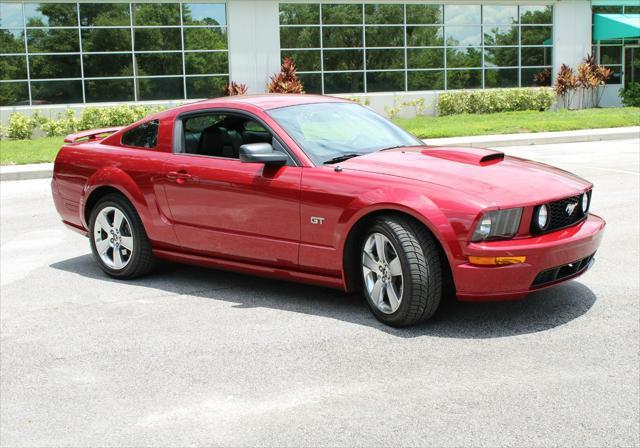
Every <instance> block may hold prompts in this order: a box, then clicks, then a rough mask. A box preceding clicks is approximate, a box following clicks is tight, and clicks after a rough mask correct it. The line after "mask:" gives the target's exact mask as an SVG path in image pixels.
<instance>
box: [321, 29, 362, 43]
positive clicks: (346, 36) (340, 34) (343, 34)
mask: <svg viewBox="0 0 640 448" xmlns="http://www.w3.org/2000/svg"><path fill="white" fill-rule="evenodd" d="M322 44H323V45H324V47H325V48H342V47H362V27H357V26H342V27H337V26H326V27H324V28H323V29H322Z"/></svg>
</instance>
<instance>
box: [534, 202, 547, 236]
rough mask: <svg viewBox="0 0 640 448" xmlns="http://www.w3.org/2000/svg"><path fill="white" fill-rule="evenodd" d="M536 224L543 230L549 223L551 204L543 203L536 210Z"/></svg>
mask: <svg viewBox="0 0 640 448" xmlns="http://www.w3.org/2000/svg"><path fill="white" fill-rule="evenodd" d="M535 220H536V225H537V226H538V229H540V230H543V229H545V228H546V227H547V224H549V206H548V205H546V204H543V205H541V206H540V207H538V209H537V210H536V214H535Z"/></svg>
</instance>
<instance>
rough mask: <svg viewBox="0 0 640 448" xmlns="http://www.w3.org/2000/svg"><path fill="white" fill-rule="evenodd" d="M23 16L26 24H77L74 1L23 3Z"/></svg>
mask: <svg viewBox="0 0 640 448" xmlns="http://www.w3.org/2000/svg"><path fill="white" fill-rule="evenodd" d="M3 6H4V3H3ZM24 16H25V20H26V22H27V26H78V12H77V10H76V4H75V3H25V4H24Z"/></svg>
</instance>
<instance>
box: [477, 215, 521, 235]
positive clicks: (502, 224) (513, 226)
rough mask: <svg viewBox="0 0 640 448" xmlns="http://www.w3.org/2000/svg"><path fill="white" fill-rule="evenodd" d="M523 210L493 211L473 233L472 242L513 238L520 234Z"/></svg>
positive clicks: (481, 221)
mask: <svg viewBox="0 0 640 448" xmlns="http://www.w3.org/2000/svg"><path fill="white" fill-rule="evenodd" d="M521 216H522V208H510V209H507V210H493V211H491V212H487V213H485V214H484V215H483V216H482V219H480V222H479V223H478V225H477V226H476V230H475V231H474V232H473V237H472V238H471V239H472V241H482V240H488V239H493V238H511V237H512V236H514V235H515V234H516V233H517V232H518V228H519V227H520V217H521Z"/></svg>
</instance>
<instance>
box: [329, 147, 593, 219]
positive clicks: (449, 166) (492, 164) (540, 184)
mask: <svg viewBox="0 0 640 448" xmlns="http://www.w3.org/2000/svg"><path fill="white" fill-rule="evenodd" d="M340 167H341V168H342V169H343V170H354V171H362V172H369V173H377V174H383V175H389V176H397V177H402V178H408V179H414V180H417V181H422V182H428V183H431V184H437V185H440V186H443V187H446V188H451V189H453V190H457V191H460V192H463V193H466V194H470V195H472V196H476V197H479V198H482V199H483V200H485V201H489V202H491V203H493V204H494V205H496V206H499V207H508V206H510V205H513V206H525V205H534V204H539V203H541V202H548V201H553V200H557V199H561V198H565V197H569V196H575V195H578V194H580V193H582V192H584V191H586V190H588V189H589V188H591V186H592V185H591V184H590V183H589V182H587V181H586V180H584V179H581V178H579V177H578V176H575V175H573V174H571V173H569V172H566V171H563V170H561V169H558V168H554V167H551V166H549V165H545V164H542V163H537V162H532V161H529V160H525V159H520V158H517V157H510V156H505V155H504V153H502V152H499V151H493V150H490V149H482V148H458V147H433V146H420V147H414V146H412V147H405V148H396V149H392V150H387V151H378V152H375V153H371V154H367V155H364V156H360V157H355V158H353V159H349V160H347V161H345V162H341V163H340Z"/></svg>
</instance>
